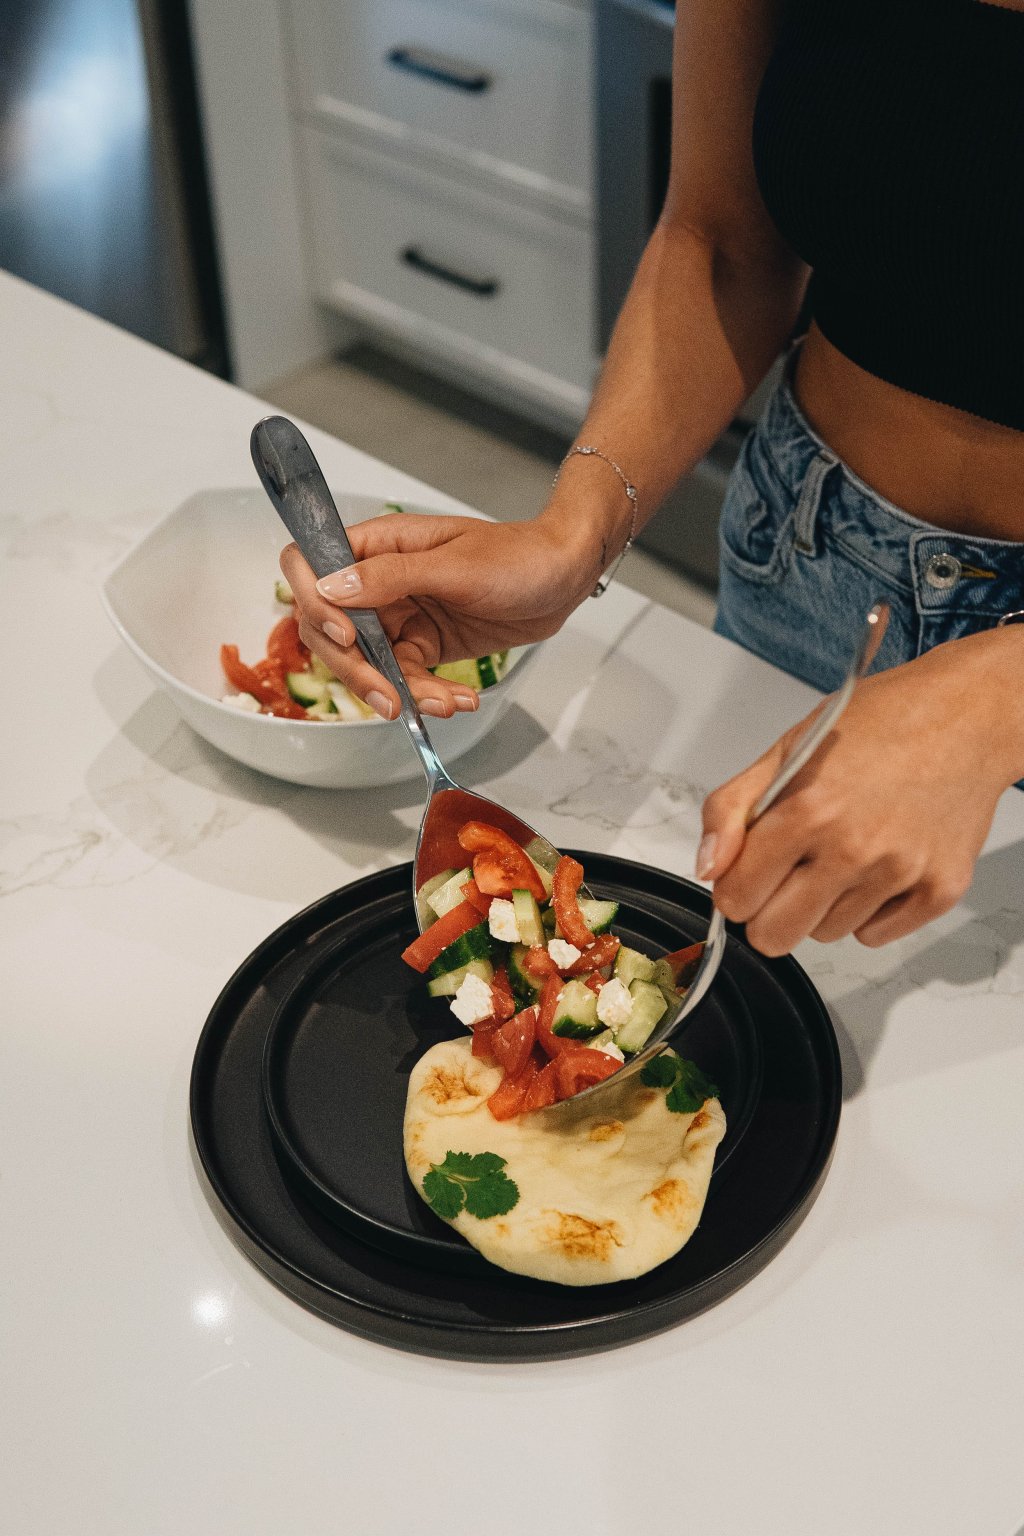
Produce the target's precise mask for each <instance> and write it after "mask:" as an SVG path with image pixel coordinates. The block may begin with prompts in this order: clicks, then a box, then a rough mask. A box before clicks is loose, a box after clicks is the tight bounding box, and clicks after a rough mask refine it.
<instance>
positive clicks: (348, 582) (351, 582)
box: [316, 571, 363, 603]
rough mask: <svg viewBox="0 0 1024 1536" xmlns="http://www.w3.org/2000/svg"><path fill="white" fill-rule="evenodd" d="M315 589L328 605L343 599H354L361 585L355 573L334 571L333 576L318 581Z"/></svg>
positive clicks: (360, 589)
mask: <svg viewBox="0 0 1024 1536" xmlns="http://www.w3.org/2000/svg"><path fill="white" fill-rule="evenodd" d="M316 589H317V591H318V592H319V593H320V596H321V597H326V599H327V601H328V602H329V603H335V602H337V601H338V600H339V599H340V598H343V597H354V596H355V594H356V593H357V592H361V591H362V589H363V584H362V582H361V581H360V579H359V573H358V572H357V571H335V572H334V574H333V576H325V577H324V578H323V579H322V580H321V581H318V582H317V584H316Z"/></svg>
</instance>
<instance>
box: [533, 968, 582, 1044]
mask: <svg viewBox="0 0 1024 1536" xmlns="http://www.w3.org/2000/svg"><path fill="white" fill-rule="evenodd" d="M561 995H562V978H561V976H559V974H558V972H557V971H556V972H555V974H554V975H553V976H549V977H548V979H547V981H546V982H545V983H544V986H543V988H542V989H541V994H540V1005H539V1007H538V1009H537V1023H536V1030H537V1043H538V1045H539V1046H540V1047H541V1049H542V1050H543V1051H544V1052H545V1054H546V1055H548V1056H560V1055H561V1053H562V1052H563V1051H571V1050H575V1049H576V1045H577V1042H576V1041H575V1040H569V1039H563V1038H562V1036H561V1035H556V1034H555V1033H554V1031H553V1030H552V1028H551V1026H552V1024H553V1023H554V1022H555V1009H556V1008H557V1007H558V999H559V997H560V996H561Z"/></svg>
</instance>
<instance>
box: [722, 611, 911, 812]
mask: <svg viewBox="0 0 1024 1536" xmlns="http://www.w3.org/2000/svg"><path fill="white" fill-rule="evenodd" d="M888 623H889V605H888V603H875V605H874V606H873V607H872V609H871V611H870V612H869V613H868V616H867V618H866V619H865V621H864V628H863V630H862V631H861V636H860V640H859V642H858V645H857V653H856V655H855V656H854V658H853V662H852V663H851V666H850V670H849V672H847V674H846V676H845V678H844V679H843V682H842V684H841V686H840V687H839V688H838V689H837V690H836V692H835V693H834V694H833V695H832V697H831V698H830V699H829V700H828V702H827V703H826V705H825V707H824V709H823V710H822V712H821V714H820V715H819V716H818V718H817V719H816V720H812V722H811V724H810V725H809V726H808V727H807V730H806V731H805V732H804V734H803V735H802V736H801V737H800V738H799V739H798V741H797V743H796V746H795V747H794V748H793V749H792V751H791V752H790V754H789V756H788V757H787V758H786V761H785V762H784V763H783V765H782V767H781V768H780V769H779V771H778V773H777V774H776V775H775V778H774V779H773V780H772V782H771V783H770V784H769V785H768V788H767V789H766V790H765V791H764V794H763V795H761V797H760V799H759V800H756V801H755V802H754V805H753V807H752V809H751V812H750V815H749V816H748V818H747V826H748V827H752V826H753V824H754V822H755V821H756V820H757V819H758V817H759V816H763V815H764V813H765V811H766V810H767V809H768V807H769V806H770V805H772V804H773V803H774V802H775V801H776V800H777V799H778V797H779V795H781V794H782V791H783V790H784V789H785V787H786V785H787V784H789V783H790V781H791V780H792V779H795V778H796V776H797V774H798V773H799V772H800V769H801V768H803V766H804V765H805V763H809V762H810V760H811V758H812V757H813V756H814V754H815V752H816V751H817V750H818V748H819V746H820V745H821V743H822V742H823V741H824V740H825V737H826V736H827V735H828V733H829V731H830V730H831V729H832V727H833V726H834V725H835V723H836V721H837V720H838V719H839V717H840V715H841V714H842V713H843V711H844V709H845V708H846V706H847V704H849V702H850V700H851V699H852V698H853V692H854V689H855V688H856V686H857V684H858V683H859V682H860V680H861V678H862V677H863V676H864V674H865V672H866V671H867V670H868V668H869V667H870V665H871V663H872V662H873V661H874V659H875V657H876V656H877V655H878V647H879V646H880V645H881V643H882V641H883V639H884V638H885V631H886V627H887V625H888Z"/></svg>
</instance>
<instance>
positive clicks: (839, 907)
mask: <svg viewBox="0 0 1024 1536" xmlns="http://www.w3.org/2000/svg"><path fill="white" fill-rule="evenodd" d="M1022 700H1024V634H1021V633H1020V632H1019V631H1018V632H1016V633H1015V632H1013V631H1012V630H1011V629H1010V628H1006V629H1002V630H996V631H992V632H990V633H988V634H981V635H973V636H971V637H969V638H968V639H964V640H954V641H950V642H948V643H947V644H945V645H941V646H938V647H936V649H935V650H933V651H930V652H928V653H927V654H926V655H924V656H922V657H920V658H919V659H918V660H916V661H912V662H909V663H907V664H906V665H904V666H900V667H894V668H893V669H892V670H891V671H889V672H881V673H878V674H876V675H874V676H872V677H868V678H866V679H865V680H864V681H863V682H861V683H860V684H859V685H858V687H857V691H856V693H855V694H854V696H853V699H852V700H851V702H850V704H849V706H848V708H847V710H846V712H845V714H844V715H843V716H842V718H841V720H840V721H839V723H838V724H837V726H836V727H835V729H834V731H833V732H832V733H831V735H830V736H829V737H828V738H827V740H826V741H825V742H824V743H823V744H822V745H821V746H820V747H819V748H818V751H817V753H816V754H815V756H814V757H813V758H812V759H811V761H810V762H809V763H808V764H807V766H806V767H805V768H803V769H802V770H801V772H800V773H799V774H798V775H797V776H796V778H795V779H794V780H793V782H792V784H790V786H789V787H788V788H787V789H786V790H785V791H784V792H783V793H782V794H781V795H780V796H779V799H778V800H777V801H776V802H775V804H774V805H773V806H772V807H771V808H770V809H769V810H768V811H766V812H765V814H764V815H763V816H762V817H761V819H760V820H759V821H757V822H756V823H755V824H754V826H753V827H752V828H751V829H750V830H749V831H747V830H746V819H747V815H748V813H749V811H750V809H751V807H752V806H753V805H754V803H755V801H756V800H757V798H758V796H759V795H760V794H761V793H762V791H763V790H764V789H765V788H767V786H768V784H769V783H770V782H771V780H772V779H773V778H774V776H775V773H776V772H777V770H778V768H779V767H780V765H781V763H782V761H783V760H784V758H785V757H786V755H787V753H788V751H789V748H790V746H791V744H792V743H793V742H794V741H795V739H796V737H797V736H798V735H799V734H800V733H801V732H802V730H803V729H804V724H805V723H806V722H804V723H802V724H801V725H798V726H795V727H794V728H793V730H791V731H788V732H787V733H786V735H785V736H783V737H782V738H781V740H780V741H778V742H776V744H775V745H774V746H773V747H772V748H771V749H770V751H768V752H766V753H765V755H764V756H763V757H762V758H760V759H759V760H758V761H757V762H756V763H754V764H753V766H752V767H750V768H748V769H747V770H746V772H744V773H741V774H739V775H738V776H737V777H736V778H734V779H731V780H730V781H729V782H728V783H727V784H724V785H722V787H721V788H720V789H717V790H715V792H714V793H713V794H712V795H710V796H709V797H708V799H707V800H706V801H705V803H704V834H705V835H704V839H703V841H702V843H701V849H700V853H699V854H698V870H697V873H698V875H699V876H700V877H701V878H702V879H711V878H713V879H714V896H715V902H716V905H717V906H718V907H719V908H720V909H721V911H722V913H723V914H724V915H725V916H726V917H727V918H730V919H732V920H733V921H734V922H742V923H746V927H747V937H748V939H749V940H750V942H751V944H753V945H754V947H755V948H756V949H759V950H761V951H762V953H763V954H766V955H782V954H786V953H787V952H788V951H789V950H791V949H792V948H793V947H794V945H796V944H798V943H799V942H800V940H801V939H804V938H806V937H807V936H808V935H810V936H811V937H812V938H815V939H820V940H822V941H824V942H830V941H831V940H833V939H840V938H843V937H845V935H846V934H849V933H853V934H855V935H856V937H857V938H858V939H859V940H860V941H861V943H862V944H868V945H872V946H877V945H881V944H887V943H889V942H890V940H892V939H898V938H902V937H903V935H905V934H908V933H911V932H913V930H914V929H915V928H919V927H921V925H922V924H923V923H927V922H929V921H930V920H931V919H932V918H934V917H938V916H939V915H940V913H942V912H946V911H948V909H949V908H950V907H952V906H954V905H955V904H956V902H957V901H959V899H960V897H961V896H963V894H964V892H965V891H966V890H967V888H968V886H969V885H970V882H971V877H972V875H973V871H974V865H975V861H976V860H977V857H978V854H979V852H980V851H981V847H982V844H983V843H984V841H985V838H986V836H987V834H988V830H989V827H990V825H991V822H992V816H993V813H994V811H995V806H996V801H997V800H998V799H999V796H1000V794H1001V793H1002V791H1003V790H1004V789H1006V788H1008V787H1009V785H1010V784H1012V783H1013V782H1014V781H1015V780H1016V779H1018V778H1020V777H1021V775H1022V774H1024V704H1022Z"/></svg>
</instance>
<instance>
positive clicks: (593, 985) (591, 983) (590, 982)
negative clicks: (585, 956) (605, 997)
mask: <svg viewBox="0 0 1024 1536" xmlns="http://www.w3.org/2000/svg"><path fill="white" fill-rule="evenodd" d="M580 980H581V981H582V982H583V985H584V986H585V987H589V988H590V990H591V992H595V993H596V992H600V990H601V988H602V987H603V986H604V977H603V976H599V975H598V974H597V972H596V971H591V973H590V975H589V976H581V977H580Z"/></svg>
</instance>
